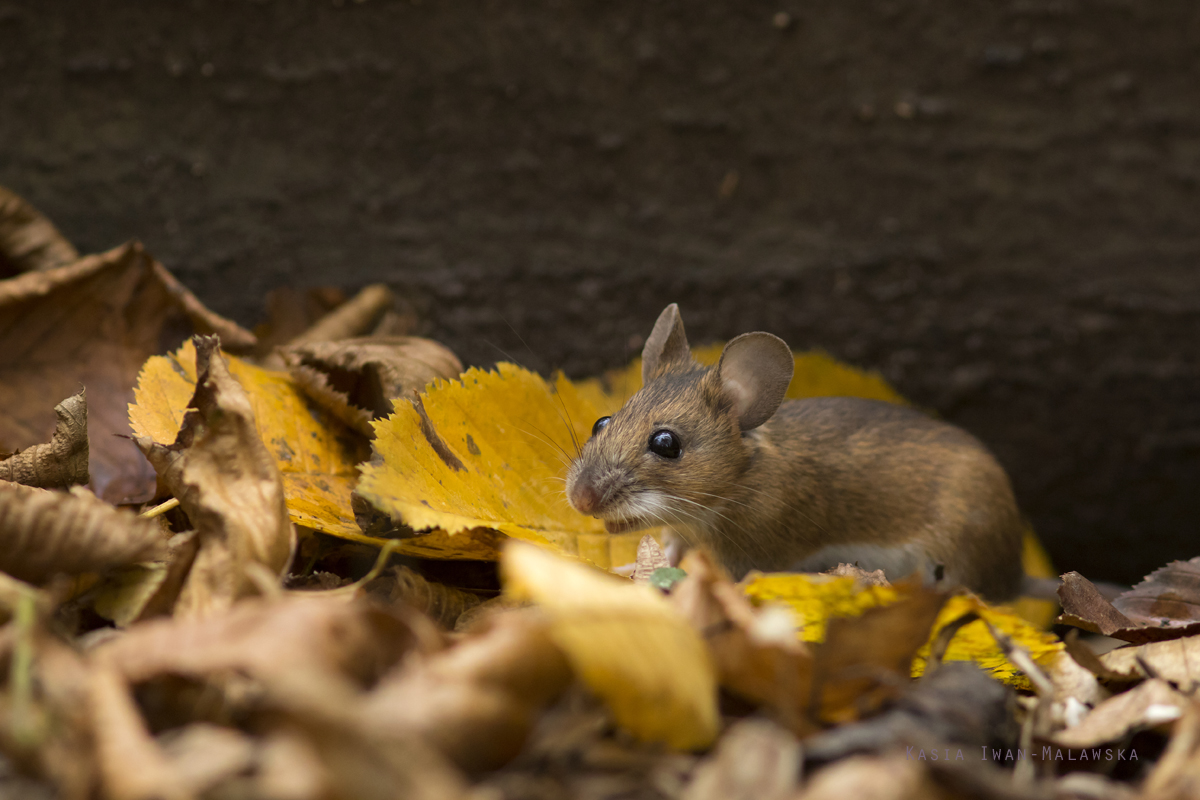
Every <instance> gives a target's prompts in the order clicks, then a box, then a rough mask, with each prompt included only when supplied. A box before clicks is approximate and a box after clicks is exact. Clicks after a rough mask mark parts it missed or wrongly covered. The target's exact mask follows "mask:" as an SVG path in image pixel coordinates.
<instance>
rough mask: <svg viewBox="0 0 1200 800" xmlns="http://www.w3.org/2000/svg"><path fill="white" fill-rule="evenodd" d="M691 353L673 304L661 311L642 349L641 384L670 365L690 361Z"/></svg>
mask: <svg viewBox="0 0 1200 800" xmlns="http://www.w3.org/2000/svg"><path fill="white" fill-rule="evenodd" d="M691 360H692V351H691V349H689V348H688V343H687V336H686V335H684V332H683V318H682V317H680V316H679V306H677V305H676V304H675V303H671V305H669V306H667V307H666V308H664V309H663V311H662V313H661V314H659V315H658V322H655V323H654V330H652V331H650V338H649V339H647V340H646V346H645V347H643V348H642V383H649V382H650V380H651V379H652V378H655V377H657V376H658V374H659V373H661V372H662V371H663V370H664V369H666V368H667V366H669V365H670V364H674V363H675V362H677V361H691Z"/></svg>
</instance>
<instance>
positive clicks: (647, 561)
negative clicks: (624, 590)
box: [633, 533, 671, 583]
mask: <svg viewBox="0 0 1200 800" xmlns="http://www.w3.org/2000/svg"><path fill="white" fill-rule="evenodd" d="M670 566H671V562H670V561H668V560H667V554H666V553H664V552H663V549H662V548H661V547H659V545H658V542H657V541H655V539H654V537H653V536H651V535H650V534H648V533H647V534H646V535H645V536H643V537H642V539H641V541H640V542H638V549H637V559H636V561H635V564H634V569H633V582H634V583H649V582H650V576H651V575H653V574H654V572H655V571H656V570H659V569H668V568H670Z"/></svg>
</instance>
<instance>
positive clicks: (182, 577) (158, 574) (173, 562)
mask: <svg viewBox="0 0 1200 800" xmlns="http://www.w3.org/2000/svg"><path fill="white" fill-rule="evenodd" d="M198 547H199V540H198V539H197V537H196V532H195V531H186V532H184V533H179V534H176V535H174V536H172V537H171V539H170V540H168V541H167V547H166V551H167V552H166V555H165V559H166V560H164V561H154V562H149V563H141V564H132V565H130V566H128V567H124V568H122V569H117V570H113V571H112V572H110V573H109V574H108V575H106V576H104V578H103V579H102V581H101V583H100V584H99V585H98V586H97V587H96V595H95V602H94V603H93V604H92V608H93V610H95V612H96V613H97V614H99V615H100V616H102V617H104V618H105V619H108V620H112V622H113V624H114V625H116V626H117V627H118V628H124V627H127V626H129V625H132V624H133V623H134V622H137V621H139V620H143V619H150V618H152V617H158V616H163V615H165V614H169V613H171V610H172V609H173V608H174V607H175V601H176V600H177V599H178V598H179V593H180V591H182V589H183V584H184V582H185V581H186V580H187V576H188V573H189V572H190V571H191V569H192V564H193V563H194V562H195V560H196V551H197V549H198Z"/></svg>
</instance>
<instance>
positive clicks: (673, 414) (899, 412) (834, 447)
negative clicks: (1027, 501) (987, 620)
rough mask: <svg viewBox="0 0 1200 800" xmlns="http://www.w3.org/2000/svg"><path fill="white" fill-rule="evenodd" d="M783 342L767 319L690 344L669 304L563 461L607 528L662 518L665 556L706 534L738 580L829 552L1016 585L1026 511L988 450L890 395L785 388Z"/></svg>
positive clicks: (853, 560)
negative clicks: (628, 372) (694, 347)
mask: <svg viewBox="0 0 1200 800" xmlns="http://www.w3.org/2000/svg"><path fill="white" fill-rule="evenodd" d="M794 368H795V361H794V357H793V354H792V351H791V348H789V347H788V345H787V344H786V343H785V342H784V341H783V340H782V339H780V338H779V337H778V336H775V335H773V334H770V333H766V332H762V331H759V332H754V333H745V334H742V335H740V336H738V337H736V338H734V339H732V340H730V341H729V343H728V344H726V345H725V347H724V349H723V350H722V352H721V356H720V358H719V360H718V361H717V363H716V364H714V365H712V366H704V365H701V364H699V363H697V362H696V361H695V359H694V358H693V357H692V353H691V348H690V347H689V346H688V342H687V336H686V334H685V332H684V327H683V319H682V318H681V316H680V313H679V307H678V306H677V305H676V304H671V305H669V306H667V307H666V308H665V309H664V310H663V312H662V313H661V314H660V315H659V317H658V320H657V321H656V322H655V324H654V328H653V330H652V331H651V333H650V336H649V337H648V338H647V339H646V343H645V346H644V349H643V351H642V379H643V386H642V388H641V389H640V390H638V391H637V392H636V393H635V394H633V395H632V396H631V397H630V398H629V399H628V400H627V401H626V402H625V404H624V405H623V406H622V407H621V408H620V409H619V410H618V411H616V412H615V413H613V414H612V415H610V416H604V417H601V418H600V419H598V420H596V422H595V425H594V426H593V428H592V435H591V437H590V438H589V439H588V440H587V442H586V443H584V445H583V447H582V448H580V451H579V455H578V457H577V458H576V459H575V460H574V461H573V462H572V463H571V465H570V467H569V469H568V472H567V483H566V492H567V500H568V502H569V503H570V505H571V506H572V507H573V508H574V509H575V510H576V511H578V512H580V513H582V514H587V515H590V516H593V517H596V518H598V519H600V520H602V521H603V522H604V525H605V529H606V530H607V531H608V532H609V533H623V532H629V531H634V530H640V529H643V528H649V527H653V526H666V528H667V529H668V531H669V532H670V533H669V536H670V538H671V539H673V541H672V542H670V543H669V544H668V548H667V550H668V555H669V556H670V557H671V559H672V562H675V561H677V559H678V557H679V555H681V554H682V552H683V551H684V550H686V549H687V548H691V547H703V548H706V549H707V550H709V551H710V552H711V553H712V554H713V555H714V556H715V557H716V559H717V560H718V561H719V562H720V564H721V565H722V566H723V567H724V568H725V569H726V570H727V571H728V572H729V573H730V574H731V575H732V576H733V577H734V578H735V579H740V578H741V577H743V576H745V575H746V573H748V572H750V571H751V570H760V571H763V572H781V571H787V572H795V571H799V572H821V571H825V570H828V569H832V568H835V567H837V565H838V564H841V563H849V564H857V565H858V566H859V567H861V568H862V569H865V570H868V571H873V570H876V569H882V570H883V571H884V574H885V575H886V576H887V578H888V579H889V580H897V579H902V578H906V577H909V576H912V575H914V574H915V575H917V576H918V577H919V578H920V580H921V581H922V582H924V583H926V584H929V585H938V586H963V587H965V588H967V589H968V590H970V591H972V592H975V593H976V594H978V595H980V596H982V597H983V598H985V599H987V600H989V601H993V602H1003V601H1007V600H1011V599H1013V598H1014V597H1016V596H1017V595H1018V594H1019V593H1020V591H1021V586H1022V581H1023V578H1024V573H1023V570H1022V567H1021V552H1022V544H1023V535H1024V524H1023V521H1022V518H1021V515H1020V512H1019V510H1018V508H1017V502H1016V499H1015V496H1014V494H1013V489H1012V485H1011V483H1010V481H1009V478H1008V475H1007V473H1006V472H1005V471H1004V468H1003V467H1002V466H1001V465H1000V463H999V462H998V461H997V460H996V458H995V456H993V455H992V453H991V452H990V451H989V450H988V449H987V447H985V446H984V444H983V443H982V442H980V441H979V440H978V439H976V438H975V437H974V436H972V435H971V434H970V433H968V432H967V431H965V430H963V429H962V428H959V427H958V426H956V425H953V424H950V423H948V422H944V421H941V420H938V419H935V418H933V417H930V416H928V415H927V414H925V413H922V412H921V411H919V410H916V409H914V408H910V407H907V406H902V405H898V404H894V403H887V402H883V401H878V400H867V399H862V398H856V397H816V398H807V399H801V400H787V401H785V399H784V395H785V394H786V392H787V388H788V384H789V383H791V380H792V373H793V370H794Z"/></svg>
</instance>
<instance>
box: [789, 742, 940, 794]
mask: <svg viewBox="0 0 1200 800" xmlns="http://www.w3.org/2000/svg"><path fill="white" fill-rule="evenodd" d="M957 796H958V795H956V794H954V793H952V792H949V791H945V790H943V789H941V787H939V786H938V785H937V784H936V783H935V782H934V781H933V779H932V776H930V774H929V770H928V769H927V768H926V766H925V765H924V764H923V763H922V762H920V761H914V760H912V759H909V758H907V757H906V755H905V754H904V753H902V752H901V753H892V754H890V755H886V756H853V757H851V758H847V759H844V760H842V761H839V762H838V763H836V764H833V765H832V766H829V767H826V768H825V769H823V770H821V771H820V772H818V773H817V774H816V775H814V776H813V778H812V780H811V781H809V782H808V785H807V786H806V787H805V789H804V792H803V793H802V794H800V795H798V796H797V800H846V798H850V797H854V798H869V800H952V799H953V798H955V797H957Z"/></svg>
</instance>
